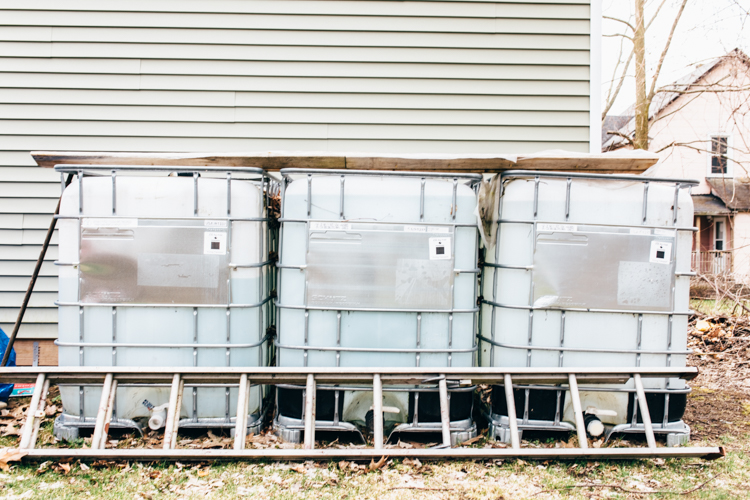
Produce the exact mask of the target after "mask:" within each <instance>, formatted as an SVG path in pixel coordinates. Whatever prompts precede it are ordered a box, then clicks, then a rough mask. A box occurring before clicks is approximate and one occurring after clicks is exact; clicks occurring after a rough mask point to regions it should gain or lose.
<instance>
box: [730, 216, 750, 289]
mask: <svg viewBox="0 0 750 500" xmlns="http://www.w3.org/2000/svg"><path fill="white" fill-rule="evenodd" d="M733 229H734V273H735V279H737V280H738V281H742V282H744V283H747V284H750V213H746V212H745V213H738V214H736V215H735V216H734V227H733Z"/></svg>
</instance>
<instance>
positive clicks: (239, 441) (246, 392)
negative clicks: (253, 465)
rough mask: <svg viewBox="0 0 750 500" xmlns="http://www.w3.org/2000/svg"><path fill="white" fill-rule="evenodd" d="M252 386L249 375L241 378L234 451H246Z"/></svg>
mask: <svg viewBox="0 0 750 500" xmlns="http://www.w3.org/2000/svg"><path fill="white" fill-rule="evenodd" d="M249 386H250V384H249V382H248V381H247V374H246V373H243V374H242V376H241V377H240V387H239V391H238V394H237V419H236V420H235V423H234V449H235V450H244V449H245V438H246V436H247V407H248V404H249V402H250V399H249V398H250V387H249Z"/></svg>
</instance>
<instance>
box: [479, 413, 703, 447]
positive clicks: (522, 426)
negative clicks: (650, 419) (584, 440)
mask: <svg viewBox="0 0 750 500" xmlns="http://www.w3.org/2000/svg"><path fill="white" fill-rule="evenodd" d="M486 417H487V420H488V421H489V432H488V435H489V437H490V438H492V439H495V440H497V441H500V442H501V443H506V444H510V442H511V435H510V421H509V419H508V416H507V415H497V414H486ZM652 427H653V432H654V435H660V436H665V438H666V444H667V446H668V447H674V446H684V445H687V444H688V443H689V442H690V427H689V426H688V425H687V424H686V423H684V422H683V421H681V420H680V421H679V422H670V423H668V424H667V425H666V426H665V425H662V424H652ZM575 430H576V428H575V426H574V425H571V424H569V423H567V422H559V423H558V424H555V423H554V422H551V421H547V420H529V421H527V422H525V423H519V424H518V438H519V439H521V437H522V436H523V432H524V431H543V432H575ZM645 432H646V429H645V428H644V426H643V424H636V425H632V424H620V425H615V426H611V427H609V428H608V429H607V431H606V433H605V434H604V436H603V437H604V442H605V443H606V442H608V441H609V440H610V439H611V438H612V437H613V436H615V435H617V434H620V433H621V434H640V435H644V434H645Z"/></svg>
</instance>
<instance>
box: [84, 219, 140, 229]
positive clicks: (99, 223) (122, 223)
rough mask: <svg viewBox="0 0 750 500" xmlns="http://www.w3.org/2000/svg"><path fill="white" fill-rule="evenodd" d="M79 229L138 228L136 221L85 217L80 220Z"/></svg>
mask: <svg viewBox="0 0 750 500" xmlns="http://www.w3.org/2000/svg"><path fill="white" fill-rule="evenodd" d="M81 227H138V219H118V218H106V219H105V218H91V217H87V218H84V219H82V220H81Z"/></svg>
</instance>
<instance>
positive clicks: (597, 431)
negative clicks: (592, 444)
mask: <svg viewBox="0 0 750 500" xmlns="http://www.w3.org/2000/svg"><path fill="white" fill-rule="evenodd" d="M599 415H602V416H610V417H616V416H617V412H616V411H614V410H600V409H598V408H596V407H595V406H589V407H588V408H586V411H585V412H584V415H583V423H584V425H585V426H586V432H588V434H589V436H591V437H599V436H601V435H602V434H603V433H604V424H603V423H602V421H601V420H600V419H599Z"/></svg>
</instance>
